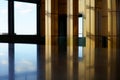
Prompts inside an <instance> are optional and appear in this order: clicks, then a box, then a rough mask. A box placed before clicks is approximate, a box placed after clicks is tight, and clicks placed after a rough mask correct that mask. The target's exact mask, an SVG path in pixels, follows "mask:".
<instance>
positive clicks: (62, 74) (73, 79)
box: [0, 40, 120, 80]
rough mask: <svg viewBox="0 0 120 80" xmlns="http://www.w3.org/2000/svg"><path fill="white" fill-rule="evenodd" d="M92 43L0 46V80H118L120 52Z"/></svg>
mask: <svg viewBox="0 0 120 80" xmlns="http://www.w3.org/2000/svg"><path fill="white" fill-rule="evenodd" d="M87 41H88V40H87ZM94 44H95V43H94V42H92V41H91V42H90V43H89V42H86V45H85V46H84V47H82V46H77V45H69V46H65V45H59V44H58V45H37V44H18V43H15V44H10V43H9V44H8V43H0V80H120V77H119V76H120V62H119V60H120V49H119V48H111V47H109V46H107V47H106V48H102V47H101V48H100V47H95V46H94ZM108 45H110V43H108Z"/></svg>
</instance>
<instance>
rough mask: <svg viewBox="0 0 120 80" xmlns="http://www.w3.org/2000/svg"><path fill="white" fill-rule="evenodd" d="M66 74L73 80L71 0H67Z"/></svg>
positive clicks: (69, 79)
mask: <svg viewBox="0 0 120 80" xmlns="http://www.w3.org/2000/svg"><path fill="white" fill-rule="evenodd" d="M67 59H68V60H67V74H68V80H73V0H67Z"/></svg>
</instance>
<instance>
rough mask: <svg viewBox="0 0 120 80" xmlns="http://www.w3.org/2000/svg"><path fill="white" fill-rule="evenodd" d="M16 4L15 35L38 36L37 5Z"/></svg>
mask: <svg viewBox="0 0 120 80" xmlns="http://www.w3.org/2000/svg"><path fill="white" fill-rule="evenodd" d="M14 4H15V34H17V35H36V34H37V33H36V31H37V30H36V23H37V22H36V4H33V3H25V2H17V1H15V2H14Z"/></svg>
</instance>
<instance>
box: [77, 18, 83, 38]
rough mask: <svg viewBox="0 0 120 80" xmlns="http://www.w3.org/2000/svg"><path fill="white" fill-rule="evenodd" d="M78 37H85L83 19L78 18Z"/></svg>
mask: <svg viewBox="0 0 120 80" xmlns="http://www.w3.org/2000/svg"><path fill="white" fill-rule="evenodd" d="M78 37H83V17H82V16H79V17H78Z"/></svg>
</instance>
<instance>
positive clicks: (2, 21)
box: [0, 0, 8, 35]
mask: <svg viewBox="0 0 120 80" xmlns="http://www.w3.org/2000/svg"><path fill="white" fill-rule="evenodd" d="M2 34H8V1H7V0H0V35H2Z"/></svg>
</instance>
